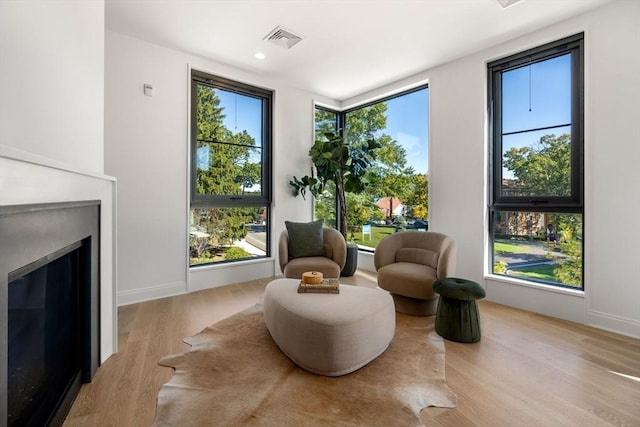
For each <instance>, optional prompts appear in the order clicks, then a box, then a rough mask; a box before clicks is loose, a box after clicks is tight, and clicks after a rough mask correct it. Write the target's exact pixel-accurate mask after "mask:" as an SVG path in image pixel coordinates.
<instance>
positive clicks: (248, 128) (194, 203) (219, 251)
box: [189, 71, 272, 266]
mask: <svg viewBox="0 0 640 427" xmlns="http://www.w3.org/2000/svg"><path fill="white" fill-rule="evenodd" d="M271 104H272V93H271V92H270V91H267V90H264V89H260V88H255V87H252V86H248V85H246V84H243V83H238V82H234V81H231V80H227V79H222V78H219V77H215V76H211V75H208V74H205V73H202V72H199V71H192V74H191V191H190V194H191V198H190V201H191V215H190V224H189V226H190V228H189V252H190V253H189V264H190V265H191V266H196V265H202V264H211V263H217V262H228V261H235V260H244V259H250V258H256V257H265V256H268V250H269V210H270V204H271V179H270V176H271V167H270V158H271V157H270V155H271V154H270V149H271Z"/></svg>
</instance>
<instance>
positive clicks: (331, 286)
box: [298, 279, 340, 294]
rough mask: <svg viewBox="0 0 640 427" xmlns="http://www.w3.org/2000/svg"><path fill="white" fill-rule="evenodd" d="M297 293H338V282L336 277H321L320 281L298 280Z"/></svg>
mask: <svg viewBox="0 0 640 427" xmlns="http://www.w3.org/2000/svg"><path fill="white" fill-rule="evenodd" d="M298 293H299V294H311V293H316V294H318V293H320V294H339V293H340V283H339V282H338V279H322V282H320V283H304V282H303V281H300V284H299V285H298Z"/></svg>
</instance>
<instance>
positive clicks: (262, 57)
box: [253, 52, 266, 59]
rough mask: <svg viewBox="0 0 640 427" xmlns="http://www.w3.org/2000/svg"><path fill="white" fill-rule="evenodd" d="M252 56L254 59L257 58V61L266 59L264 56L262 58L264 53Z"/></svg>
mask: <svg viewBox="0 0 640 427" xmlns="http://www.w3.org/2000/svg"><path fill="white" fill-rule="evenodd" d="M253 56H255V57H256V58H258V59H264V58H266V56H264V53H262V52H258V53H256V54H255V55H253Z"/></svg>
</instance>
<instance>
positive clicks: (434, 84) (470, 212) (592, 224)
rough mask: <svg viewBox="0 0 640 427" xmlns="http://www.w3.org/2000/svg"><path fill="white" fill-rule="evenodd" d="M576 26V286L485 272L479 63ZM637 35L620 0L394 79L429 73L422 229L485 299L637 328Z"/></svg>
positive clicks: (483, 75) (638, 7) (631, 4)
mask: <svg viewBox="0 0 640 427" xmlns="http://www.w3.org/2000/svg"><path fill="white" fill-rule="evenodd" d="M580 31H584V32H585V57H586V58H585V98H586V99H585V187H586V191H585V201H586V206H585V256H584V260H585V292H584V295H580V294H579V293H575V292H558V291H554V290H550V289H544V288H542V287H528V286H523V284H522V283H520V284H516V281H515V280H509V281H505V280H500V279H498V278H496V277H491V276H489V275H486V276H485V270H486V269H487V262H486V247H487V242H486V240H487V238H486V236H487V218H486V214H487V213H486V212H487V209H486V205H487V196H486V195H487V191H486V175H487V164H486V157H487V128H486V121H487V114H486V86H487V72H486V63H487V62H489V61H491V60H494V59H497V58H500V57H504V56H507V55H509V54H512V53H516V52H520V51H523V50H526V49H528V48H531V47H534V46H538V45H541V44H544V43H547V42H551V41H554V40H557V39H559V38H562V37H565V36H568V35H572V34H575V33H578V32H580ZM639 45H640V2H637V1H618V2H615V3H613V4H610V5H608V6H605V7H604V8H601V9H598V10H595V11H593V12H590V13H588V14H585V15H582V16H579V17H576V18H574V19H571V20H569V21H566V22H563V23H561V24H558V25H553V26H551V27H549V28H545V29H543V30H540V31H536V32H534V33H532V34H528V35H526V36H523V37H521V38H518V39H515V40H512V41H509V42H508V43H504V44H501V45H499V46H496V47H494V48H491V49H488V50H485V51H482V52H479V53H476V54H473V55H470V56H467V57H465V58H462V59H460V60H458V61H455V62H452V63H449V64H445V65H443V66H440V67H437V68H434V69H432V70H428V71H425V72H424V73H421V74H420V75H417V76H414V78H413V79H405V80H403V81H402V82H399V83H398V86H399V87H402V86H406V85H407V84H410V82H411V80H413V81H423V80H425V79H428V81H429V98H430V107H429V110H430V136H429V144H430V155H429V159H430V168H429V171H430V173H429V177H430V192H429V197H430V206H429V215H430V218H429V225H430V229H432V230H434V231H441V232H443V233H447V234H450V235H451V236H453V237H454V239H455V240H456V243H457V247H458V262H457V272H456V274H457V275H459V276H461V277H467V278H469V279H472V280H476V281H478V282H480V283H484V284H485V287H486V290H487V298H488V299H490V300H493V301H496V302H500V303H504V304H507V305H511V306H515V307H520V308H523V309H526V310H531V311H534V312H537V313H542V314H547V315H551V316H555V317H559V318H564V319H567V320H571V321H576V322H580V323H585V324H588V325H593V326H596V327H599V328H602V329H608V330H614V331H617V332H620V333H623V334H627V335H632V336H640V286H638V280H639V278H640V262H638V260H640V228H639V227H638V225H637V223H638V219H637V216H638V214H639V213H640V198H639V197H638V185H640V168H639V167H638V161H639V159H640V143H638V141H640V121H639V120H638V118H639V117H640V104H639V103H638V100H639V99H640V55H638V53H637V52H638V46H639ZM377 94H378V93H377V92H376V93H372V96H376V95H377ZM364 97H366V95H365V96H361V97H359V98H360V99H363V98H364ZM350 102H352V101H351V100H347V101H346V102H345V104H348V103H350Z"/></svg>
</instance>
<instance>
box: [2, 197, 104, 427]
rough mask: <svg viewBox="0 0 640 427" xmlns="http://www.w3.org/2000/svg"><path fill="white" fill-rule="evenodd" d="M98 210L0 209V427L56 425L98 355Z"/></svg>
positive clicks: (86, 205) (74, 206)
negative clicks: (1, 426)
mask: <svg viewBox="0 0 640 427" xmlns="http://www.w3.org/2000/svg"><path fill="white" fill-rule="evenodd" d="M99 208H100V204H99V203H98V202H73V203H56V204H45V205H23V206H0V425H9V426H11V425H60V424H62V422H63V421H64V418H65V416H66V414H67V413H68V411H69V409H70V408H71V405H72V404H73V401H74V399H75V397H76V395H77V393H78V391H79V390H80V386H81V384H82V383H83V382H89V381H91V379H92V378H93V375H94V374H95V372H96V370H97V368H98V365H99V357H100V356H99V355H100V348H99V347H100V344H99V342H100V341H99V339H100V325H99V319H100V313H99V307H100V304H99V302H100V301H99V294H100V293H99V286H100V284H99V272H100V265H99V263H100V261H99V260H100V257H99V247H100V245H99V240H100V237H99V223H100V214H99V212H100V211H99Z"/></svg>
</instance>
